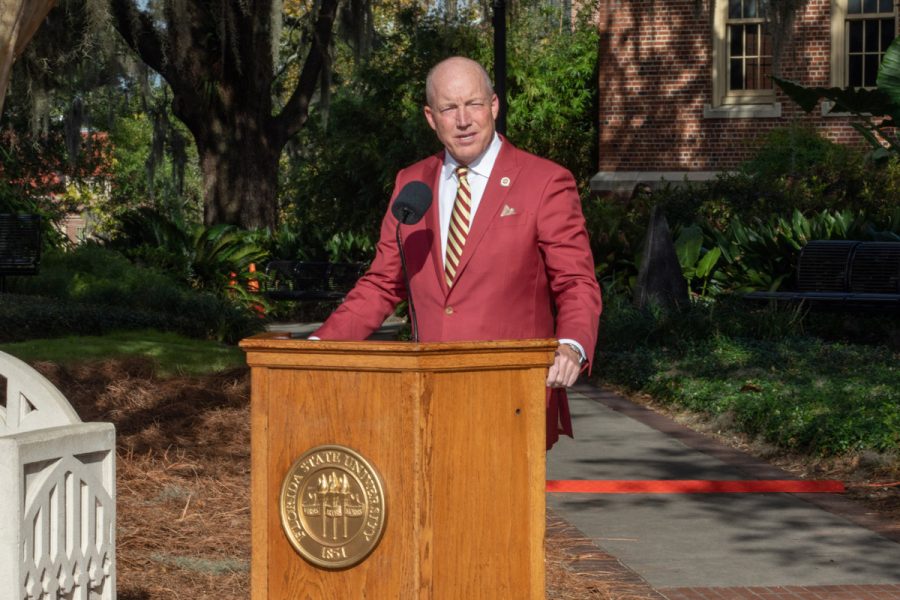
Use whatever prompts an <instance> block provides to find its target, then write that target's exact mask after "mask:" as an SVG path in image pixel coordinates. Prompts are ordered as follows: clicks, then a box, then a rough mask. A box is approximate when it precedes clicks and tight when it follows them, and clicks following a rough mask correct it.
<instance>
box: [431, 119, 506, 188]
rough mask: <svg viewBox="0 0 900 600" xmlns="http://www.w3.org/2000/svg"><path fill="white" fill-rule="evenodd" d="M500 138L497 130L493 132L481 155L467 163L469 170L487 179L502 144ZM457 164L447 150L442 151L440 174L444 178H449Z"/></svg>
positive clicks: (454, 171)
mask: <svg viewBox="0 0 900 600" xmlns="http://www.w3.org/2000/svg"><path fill="white" fill-rule="evenodd" d="M502 143H503V142H502V140H501V139H500V136H499V135H497V132H496V131H495V132H494V139H492V140H491V143H490V145H489V146H488V147H487V149H486V150H485V151H484V152H483V153H482V155H481V156H479V157H478V158H476V159H475V160H473V161H472V162H470V163H469V171H471V172H473V173H475V174H476V175H481V176H482V177H484V178H485V179H488V178H489V177H490V176H491V171H492V170H493V169H494V163H495V162H496V161H497V156H498V155H499V154H500V146H501V145H502ZM458 166H459V163H458V162H457V161H456V159H455V158H453V157H452V156H451V155H450V153H449V152H447V151H446V150H445V151H444V166H443V170H442V172H441V175H442V176H443V178H444V179H450V178H451V177H453V175H454V174H455V173H456V168H457V167H458Z"/></svg>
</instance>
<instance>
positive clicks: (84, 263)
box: [4, 244, 262, 342]
mask: <svg viewBox="0 0 900 600" xmlns="http://www.w3.org/2000/svg"><path fill="white" fill-rule="evenodd" d="M10 289H11V291H12V292H14V293H16V294H19V295H21V296H27V297H30V298H31V299H32V300H31V301H24V300H22V301H19V302H12V303H11V304H9V305H7V306H6V307H5V310H10V311H13V312H12V313H10V314H8V315H6V316H5V317H4V319H5V321H6V322H8V323H11V325H10V326H9V328H10V329H16V328H18V329H21V330H22V331H23V332H27V337H53V336H56V335H63V334H69V333H91V332H93V331H109V330H111V329H140V328H147V327H154V328H158V329H162V330H168V331H177V332H180V333H183V334H185V335H189V336H192V337H198V338H208V339H218V340H222V341H228V342H235V341H237V340H239V339H241V338H242V337H244V336H246V335H248V334H250V333H252V332H254V331H259V330H260V329H261V327H262V323H261V321H260V319H258V318H257V317H256V316H255V314H253V313H252V312H251V311H249V310H247V309H245V308H241V307H240V306H237V305H235V304H233V303H232V302H230V301H229V300H228V299H227V298H225V297H224V296H218V295H215V294H211V293H204V292H198V291H195V290H191V289H189V288H187V287H185V286H183V285H180V284H179V283H178V282H176V281H174V280H173V279H172V278H170V277H168V276H166V275H164V274H162V273H160V272H158V271H155V270H152V269H147V268H141V267H136V266H134V265H132V264H131V263H130V262H129V261H128V260H127V259H126V258H125V257H124V256H122V255H121V254H119V253H117V252H114V251H112V250H108V249H105V248H102V247H100V246H97V245H93V244H87V245H84V246H80V247H78V248H77V249H76V250H74V251H71V252H62V251H55V252H51V253H48V254H47V255H46V256H45V257H44V259H43V261H42V264H41V272H40V274H39V275H37V276H33V277H19V278H16V279H14V280H11V282H10ZM35 297H40V298H42V299H41V300H37V299H35ZM45 311H46V314H42V313H44V312H45ZM104 315H108V322H107V323H100V322H101V321H102V320H103V317H104ZM92 328H93V329H92ZM6 335H8V336H16V335H18V334H16V333H14V332H10V333H7V334H6ZM15 339H25V338H21V337H15Z"/></svg>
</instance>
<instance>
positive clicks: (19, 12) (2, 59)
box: [0, 0, 56, 112]
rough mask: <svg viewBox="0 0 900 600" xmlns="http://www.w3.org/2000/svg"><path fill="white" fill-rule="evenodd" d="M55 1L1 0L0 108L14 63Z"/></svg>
mask: <svg viewBox="0 0 900 600" xmlns="http://www.w3.org/2000/svg"><path fill="white" fill-rule="evenodd" d="M54 4H56V0H27V1H26V0H0V112H3V100H4V99H5V98H6V88H7V86H8V85H9V75H10V73H11V72H12V64H13V62H14V61H15V60H16V57H17V56H19V55H20V54H21V53H22V50H24V49H25V45H26V44H27V43H28V42H29V41H30V40H31V37H32V36H33V35H34V33H35V32H36V31H37V30H38V27H40V25H41V22H42V21H43V20H44V17H46V16H47V13H48V12H50V9H51V8H53V5H54Z"/></svg>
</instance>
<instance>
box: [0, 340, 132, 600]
mask: <svg viewBox="0 0 900 600" xmlns="http://www.w3.org/2000/svg"><path fill="white" fill-rule="evenodd" d="M4 387H5V394H2V393H0V600H56V599H65V600H70V599H71V600H113V599H115V597H116V569H115V565H116V560H115V557H116V553H115V523H116V505H115V429H114V427H113V426H112V424H109V423H82V422H81V419H79V418H78V415H77V414H76V413H75V411H74V410H73V409H72V406H71V405H70V404H69V402H68V400H66V398H65V396H63V395H62V394H61V393H60V391H59V390H58V389H56V387H54V386H53V384H51V383H50V382H49V381H47V379H45V378H44V377H43V376H42V375H40V374H39V373H38V372H37V371H35V370H34V369H32V368H31V367H29V366H28V365H26V364H25V363H23V362H22V361H20V360H18V359H17V358H15V357H13V356H10V355H9V354H6V353H3V352H0V392H3V388H4Z"/></svg>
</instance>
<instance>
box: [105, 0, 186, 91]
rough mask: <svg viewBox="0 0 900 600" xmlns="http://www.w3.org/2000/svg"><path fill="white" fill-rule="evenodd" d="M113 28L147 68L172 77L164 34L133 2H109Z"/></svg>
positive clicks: (125, 0) (128, 0)
mask: <svg viewBox="0 0 900 600" xmlns="http://www.w3.org/2000/svg"><path fill="white" fill-rule="evenodd" d="M109 4H110V9H111V12H112V16H113V26H114V27H115V28H116V30H117V31H118V32H119V35H121V36H122V39H124V40H125V43H126V44H128V46H129V47H130V48H131V49H132V50H134V51H135V52H136V53H137V54H138V55H139V56H140V57H141V60H143V61H144V62H145V63H146V64H147V66H149V67H150V68H151V69H153V70H154V71H156V72H157V73H159V74H160V75H162V76H163V77H165V78H166V79H167V80H168V79H169V77H170V76H171V75H172V73H170V72H169V70H170V69H169V68H168V66H167V64H166V60H165V53H164V52H163V42H162V39H163V37H162V34H161V33H160V32H159V31H158V30H157V29H156V27H155V26H154V25H153V19H152V18H151V17H150V15H149V14H147V13H146V12H144V11H142V10H138V9H137V8H136V7H135V5H134V3H133V2H132V1H131V0H109Z"/></svg>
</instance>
